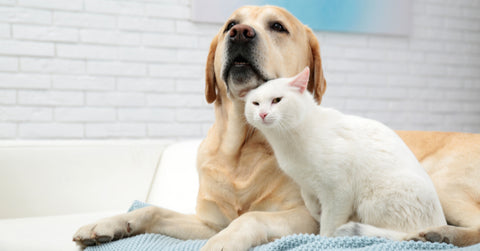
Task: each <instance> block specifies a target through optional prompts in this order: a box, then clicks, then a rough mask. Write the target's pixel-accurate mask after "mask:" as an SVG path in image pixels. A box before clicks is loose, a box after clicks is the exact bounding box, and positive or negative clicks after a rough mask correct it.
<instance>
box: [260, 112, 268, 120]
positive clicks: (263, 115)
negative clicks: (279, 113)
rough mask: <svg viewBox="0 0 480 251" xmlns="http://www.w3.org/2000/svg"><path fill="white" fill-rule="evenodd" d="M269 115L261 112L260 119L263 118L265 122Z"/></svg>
mask: <svg viewBox="0 0 480 251" xmlns="http://www.w3.org/2000/svg"><path fill="white" fill-rule="evenodd" d="M267 115H268V113H266V112H261V113H260V117H261V118H262V120H265V117H267Z"/></svg>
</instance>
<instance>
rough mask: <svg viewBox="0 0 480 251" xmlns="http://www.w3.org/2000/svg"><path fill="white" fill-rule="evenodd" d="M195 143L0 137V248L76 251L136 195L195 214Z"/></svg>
mask: <svg viewBox="0 0 480 251" xmlns="http://www.w3.org/2000/svg"><path fill="white" fill-rule="evenodd" d="M200 141H201V140H190V141H182V142H173V141H139V140H122V141H114V140H104V141H82V140H78V141H0V250H9V251H10V250H62V251H63V250H78V247H77V246H76V245H75V244H74V243H73V242H72V237H73V234H74V233H75V231H76V229H77V228H78V227H80V226H81V225H84V224H87V223H91V222H93V221H95V220H97V219H100V218H103V217H107V216H112V215H115V214H119V213H124V212H126V211H127V210H128V208H129V207H130V205H131V204H132V202H133V201H134V200H140V201H145V202H147V203H151V204H154V205H159V206H162V207H165V208H169V209H173V210H176V211H179V212H183V213H193V212H194V211H195V210H194V209H195V202H196V195H197V191H198V177H197V171H196V167H195V163H196V153H197V148H198V145H199V144H200Z"/></svg>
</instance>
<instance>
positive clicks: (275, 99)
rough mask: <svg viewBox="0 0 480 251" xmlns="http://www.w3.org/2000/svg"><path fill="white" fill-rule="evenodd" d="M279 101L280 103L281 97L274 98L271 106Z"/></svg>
mask: <svg viewBox="0 0 480 251" xmlns="http://www.w3.org/2000/svg"><path fill="white" fill-rule="evenodd" d="M280 101H282V97H278V98H274V99H273V100H272V104H276V103H278V102H280Z"/></svg>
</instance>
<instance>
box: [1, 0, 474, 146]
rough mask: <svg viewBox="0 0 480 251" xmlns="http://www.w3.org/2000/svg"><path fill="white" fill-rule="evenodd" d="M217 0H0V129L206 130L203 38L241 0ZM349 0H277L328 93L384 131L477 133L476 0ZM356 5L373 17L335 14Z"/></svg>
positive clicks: (128, 134)
mask: <svg viewBox="0 0 480 251" xmlns="http://www.w3.org/2000/svg"><path fill="white" fill-rule="evenodd" d="M214 2H215V1H212V2H210V1H199V0H68V1H62V0H48V1H47V0H0V138H2V139H105V138H108V139H120V138H133V139H147V138H148V139H155V138H168V139H184V138H201V137H204V136H205V135H206V132H207V130H208V129H209V127H210V125H211V124H212V123H213V119H214V116H213V105H209V104H207V103H206V101H205V98H204V93H203V91H204V83H205V82H204V67H205V62H206V56H207V53H208V48H209V44H210V42H211V39H212V38H213V36H214V35H215V34H216V33H217V32H218V30H219V29H220V27H221V25H222V23H223V22H224V21H225V18H226V17H227V16H229V15H230V14H231V12H232V10H233V9H229V8H236V6H239V5H242V4H244V3H248V2H245V1H232V2H230V3H229V4H228V6H227V7H228V8H227V7H224V6H220V5H219V4H220V3H221V2H222V1H219V2H218V3H217V4H215V3H214ZM224 2H225V1H224ZM250 2H252V1H250ZM264 2H265V1H264ZM267 2H268V3H275V1H267ZM318 2H321V3H325V1H318ZM330 2H332V1H330ZM333 2H337V3H338V1H333ZM346 2H350V3H352V1H346ZM353 2H354V3H355V2H356V3H357V6H354V5H352V4H350V6H347V9H346V10H345V11H343V12H342V11H339V10H338V9H335V8H343V7H345V6H339V4H337V5H333V7H332V6H331V5H325V6H323V9H320V10H318V11H316V8H322V6H321V4H320V6H317V5H315V6H311V4H313V3H316V1H304V2H301V1H299V2H297V1H295V3H296V5H291V6H286V7H287V8H289V9H290V8H293V9H290V10H291V11H292V12H293V13H294V14H295V15H297V17H299V19H301V20H302V21H304V22H306V23H308V24H309V26H311V27H313V28H314V29H316V30H315V33H316V35H317V38H318V39H319V42H320V48H321V55H322V59H323V65H324V70H325V75H326V79H327V91H326V93H325V96H324V102H323V105H325V106H330V107H335V108H337V109H340V110H341V111H343V112H345V113H351V114H357V115H361V116H366V117H369V118H373V119H377V120H380V121H382V122H383V123H385V124H387V125H388V126H390V127H392V128H393V129H404V130H440V131H462V132H476V133H480V0H411V1H386V2H389V3H394V2H397V3H398V2H403V3H402V4H401V6H400V7H395V8H394V10H395V9H396V10H397V11H398V12H395V11H394V12H393V13H397V15H394V14H385V13H388V12H385V11H388V6H387V7H386V9H385V8H379V9H378V8H373V7H372V8H366V9H367V10H371V9H374V10H375V11H376V12H373V13H369V12H368V11H367V12H365V8H361V6H360V5H358V1H353ZM366 2H369V4H373V6H377V7H378V5H379V1H366ZM278 3H279V5H282V4H283V5H285V4H286V1H278ZM361 3H365V2H361ZM314 7H315V8H314ZM363 7H365V6H363ZM391 7H392V6H390V9H391ZM302 10H305V11H306V12H305V13H303V12H302ZM307 10H310V12H308V11H307ZM311 10H314V12H313V14H314V15H313V16H312V12H311ZM315 11H316V12H315ZM357 12H362V13H363V18H362V15H359V16H357V17H356V18H357V19H352V21H351V22H354V23H356V22H358V21H359V20H365V17H370V19H369V20H370V21H369V22H371V23H370V25H368V24H367V26H369V27H370V28H369V27H367V28H365V27H363V26H355V27H353V28H352V27H351V24H352V23H350V28H349V24H348V23H347V24H344V25H343V26H337V24H338V22H339V20H345V18H346V17H349V16H352V13H353V14H356V13H357ZM202 13H203V15H202ZM309 13H310V14H309ZM315 13H316V15H315ZM337 13H343V14H342V15H343V16H342V15H340V14H338V15H337ZM376 13H377V14H376ZM378 13H383V14H384V15H379V14H378ZM398 13H401V14H398ZM205 14H206V15H205ZM357 14H358V13H357ZM205 16H207V17H210V19H209V18H206V17H205ZM380 16H382V17H381V18H380ZM326 17H327V18H326ZM335 17H343V18H340V19H335ZM371 17H375V18H373V19H372V18H371ZM317 18H318V19H317ZM385 18H386V19H385ZM389 18H393V19H394V20H397V21H395V22H392V23H389V21H388V19H389ZM312 20H313V21H312ZM329 20H330V22H329ZM398 20H400V21H398ZM309 22H313V23H309ZM398 22H400V24H399V23H398ZM374 24H388V25H386V26H382V27H381V28H378V29H377V28H375V27H376V26H375V25H374ZM317 25H318V26H317ZM398 25H399V26H398Z"/></svg>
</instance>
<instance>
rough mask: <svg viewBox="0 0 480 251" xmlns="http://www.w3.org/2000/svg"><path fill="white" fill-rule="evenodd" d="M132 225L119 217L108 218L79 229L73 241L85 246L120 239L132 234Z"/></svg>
mask: <svg viewBox="0 0 480 251" xmlns="http://www.w3.org/2000/svg"><path fill="white" fill-rule="evenodd" d="M132 225H133V224H132V223H131V222H127V221H125V220H123V219H121V218H119V217H111V218H106V219H103V220H100V221H98V222H96V223H93V224H89V225H85V226H83V227H81V228H80V229H78V230H77V232H76V233H75V235H74V236H73V241H75V242H76V243H77V244H78V245H79V246H81V247H85V246H94V245H98V244H102V243H106V242H110V241H113V240H118V239H121V238H124V237H128V236H130V235H131V234H132V232H133V229H132Z"/></svg>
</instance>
